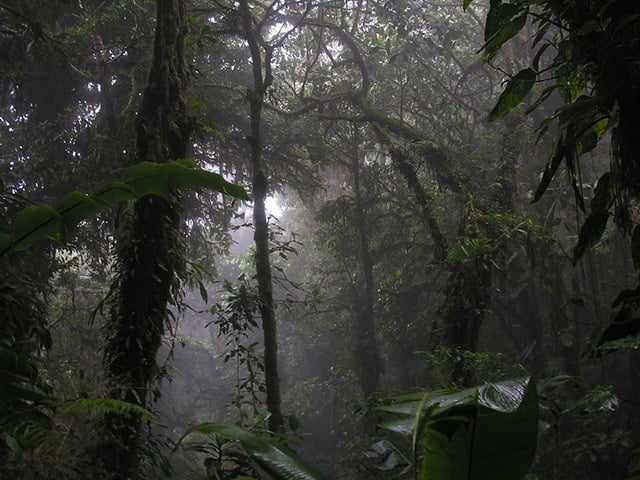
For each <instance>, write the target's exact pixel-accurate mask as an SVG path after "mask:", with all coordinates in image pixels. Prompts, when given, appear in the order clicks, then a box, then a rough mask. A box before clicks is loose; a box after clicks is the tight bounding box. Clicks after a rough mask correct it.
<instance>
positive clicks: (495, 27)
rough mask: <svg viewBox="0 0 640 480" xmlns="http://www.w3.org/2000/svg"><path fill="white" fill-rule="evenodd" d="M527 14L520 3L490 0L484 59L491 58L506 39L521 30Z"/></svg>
mask: <svg viewBox="0 0 640 480" xmlns="http://www.w3.org/2000/svg"><path fill="white" fill-rule="evenodd" d="M527 14H528V10H527V9H526V8H523V7H522V6H521V5H518V4H512V3H502V0H491V3H490V8H489V13H488V14H487V21H486V23H485V31H484V39H485V44H484V47H483V50H484V52H485V56H484V58H485V60H490V59H491V58H493V57H494V56H495V55H496V54H497V53H498V51H500V47H502V45H503V44H504V43H505V42H506V41H507V40H509V39H511V38H512V37H514V36H515V35H516V34H517V33H518V32H519V31H520V30H522V27H524V26H525V24H526V23H527Z"/></svg>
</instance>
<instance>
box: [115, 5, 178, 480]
mask: <svg viewBox="0 0 640 480" xmlns="http://www.w3.org/2000/svg"><path fill="white" fill-rule="evenodd" d="M156 15H157V18H156V30H155V39H154V49H153V58H152V63H151V68H150V71H149V78H148V83H147V87H146V89H145V90H144V93H143V99H142V107H141V109H140V112H139V114H138V117H137V120H136V149H135V159H134V160H135V162H136V163H141V162H145V161H152V162H158V163H166V162H169V161H171V160H175V159H179V158H185V157H186V156H187V149H188V142H189V133H190V125H189V120H188V118H187V114H186V105H185V89H186V85H187V73H186V70H185V66H184V49H185V36H186V33H187V27H186V7H185V2H184V1H183V0H158V1H157V2H156ZM181 214H182V212H181V207H180V198H179V195H178V194H177V193H176V192H171V193H170V195H169V196H168V197H167V198H162V197H160V196H155V195H148V196H145V197H143V198H141V199H139V200H138V201H137V202H136V203H135V205H134V207H133V211H132V212H131V214H130V218H129V219H128V221H127V223H126V227H125V228H124V229H123V231H122V232H121V234H120V237H119V239H118V247H117V266H116V276H115V281H114V284H113V286H112V293H113V297H112V306H111V318H110V319H109V321H108V323H107V325H106V331H107V341H106V347H105V354H104V357H105V363H106V370H107V372H108V375H109V377H110V380H111V382H112V383H111V388H112V396H113V397H115V398H117V399H122V400H126V401H128V402H131V403H134V404H137V405H141V406H146V405H147V404H148V402H149V393H150V388H151V385H152V383H153V382H154V380H157V379H158V376H159V372H158V369H157V366H156V362H155V357H156V354H157V351H158V348H159V347H160V344H161V339H162V335H163V333H164V328H165V323H166V322H167V319H168V307H169V305H170V304H172V303H175V300H176V298H177V296H178V292H179V288H180V286H179V284H180V282H179V277H180V275H181V273H182V270H183V258H184V255H183V239H182V236H183V235H182V232H181ZM105 427H106V431H107V434H108V437H107V441H108V445H107V447H106V448H105V449H104V455H105V467H106V468H107V469H108V470H109V471H111V473H112V474H113V475H114V478H118V479H126V478H131V476H133V475H135V473H136V470H137V467H138V453H139V448H138V447H139V443H140V438H139V437H140V433H141V419H140V417H139V416H135V415H130V414H129V415H118V414H112V415H108V416H107V418H106V421H105Z"/></svg>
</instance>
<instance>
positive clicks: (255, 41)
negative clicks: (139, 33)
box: [239, 0, 284, 433]
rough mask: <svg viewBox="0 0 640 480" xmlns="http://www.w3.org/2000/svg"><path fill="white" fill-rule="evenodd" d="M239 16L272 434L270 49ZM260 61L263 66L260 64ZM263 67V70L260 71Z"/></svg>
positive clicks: (276, 398)
mask: <svg viewBox="0 0 640 480" xmlns="http://www.w3.org/2000/svg"><path fill="white" fill-rule="evenodd" d="M239 8H240V16H241V18H242V25H243V31H244V36H245V39H246V40H247V43H248V44H249V50H250V53H251V62H252V67H253V87H252V88H250V89H249V91H248V101H249V115H250V118H249V123H250V133H249V135H247V141H248V143H249V148H250V157H251V169H252V172H253V173H252V185H251V188H252V196H253V223H254V228H255V231H254V242H255V247H256V253H255V262H256V278H257V282H258V294H259V296H260V315H261V317H262V332H263V335H264V373H265V383H266V385H265V386H266V394H267V410H268V412H269V414H270V415H269V420H268V427H269V430H271V431H272V432H276V433H282V432H283V431H284V421H283V418H282V411H281V407H280V403H281V400H280V378H279V373H278V340H277V328H276V315H275V308H274V302H273V279H272V275H271V260H270V258H269V253H270V252H269V224H268V222H267V216H266V212H265V206H264V202H265V199H266V198H267V193H268V176H267V169H266V165H265V162H264V158H263V152H262V137H261V125H262V110H263V106H264V98H265V95H266V93H267V89H268V88H269V86H270V85H271V82H272V80H273V77H272V75H271V54H272V48H271V47H269V46H268V45H263V46H262V48H264V51H265V56H264V62H263V58H262V53H261V45H260V38H259V35H260V34H259V32H256V31H255V29H254V26H253V16H252V14H251V11H250V9H249V4H248V3H247V1H246V0H241V1H240V5H239ZM263 64H264V65H263ZM263 66H264V72H263Z"/></svg>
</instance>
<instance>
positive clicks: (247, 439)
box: [176, 423, 326, 480]
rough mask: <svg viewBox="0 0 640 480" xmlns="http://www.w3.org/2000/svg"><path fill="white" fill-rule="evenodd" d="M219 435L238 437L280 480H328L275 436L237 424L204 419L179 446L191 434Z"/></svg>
mask: <svg viewBox="0 0 640 480" xmlns="http://www.w3.org/2000/svg"><path fill="white" fill-rule="evenodd" d="M193 434H203V435H212V434H215V435H218V436H219V437H222V438H224V439H226V440H233V441H237V442H239V443H240V445H242V448H243V449H244V450H245V451H246V452H247V454H248V455H249V456H250V457H251V458H252V459H253V460H254V461H255V462H256V463H257V464H258V465H260V467H262V468H263V469H264V470H266V471H267V472H268V473H269V474H270V475H272V476H273V477H274V478H276V479H278V480H324V479H325V478H326V477H325V476H324V475H323V474H322V473H320V472H318V471H317V470H315V469H314V468H313V467H311V466H309V465H307V464H305V463H304V462H303V461H302V460H300V459H299V458H298V457H297V456H296V455H295V454H294V453H292V452H291V451H289V450H288V449H287V448H286V447H285V446H283V445H282V444H280V443H279V442H278V441H277V440H275V439H272V438H265V437H261V436H259V435H257V434H255V433H253V432H250V431H248V430H245V429H244V428H242V427H239V426H237V425H230V424H223V423H203V424H200V425H195V426H193V427H191V428H189V429H188V430H187V431H186V432H185V433H184V435H182V437H180V439H179V440H178V442H177V444H176V448H177V447H178V446H179V445H180V444H181V443H182V442H183V441H184V440H185V439H186V438H187V437H188V436H190V435H193Z"/></svg>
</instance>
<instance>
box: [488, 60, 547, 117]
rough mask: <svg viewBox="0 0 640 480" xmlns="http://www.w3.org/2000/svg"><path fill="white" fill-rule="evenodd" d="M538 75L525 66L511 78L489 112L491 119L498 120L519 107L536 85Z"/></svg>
mask: <svg viewBox="0 0 640 480" xmlns="http://www.w3.org/2000/svg"><path fill="white" fill-rule="evenodd" d="M537 76H538V74H537V73H536V72H535V71H534V70H532V69H531V68H525V69H524V70H521V71H519V72H518V73H517V74H516V75H515V76H514V77H513V78H512V79H510V80H509V81H508V82H507V86H506V87H505V89H504V91H503V92H502V94H501V95H500V98H498V102H497V103H496V105H495V107H493V110H491V113H489V120H491V121H493V120H498V119H500V118H502V117H504V116H505V115H506V114H507V113H509V112H510V111H511V109H513V108H514V107H517V106H518V105H519V104H520V102H522V100H524V98H525V97H526V96H527V95H528V94H529V92H530V91H531V89H532V88H533V86H534V85H535V83H536V78H537Z"/></svg>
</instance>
